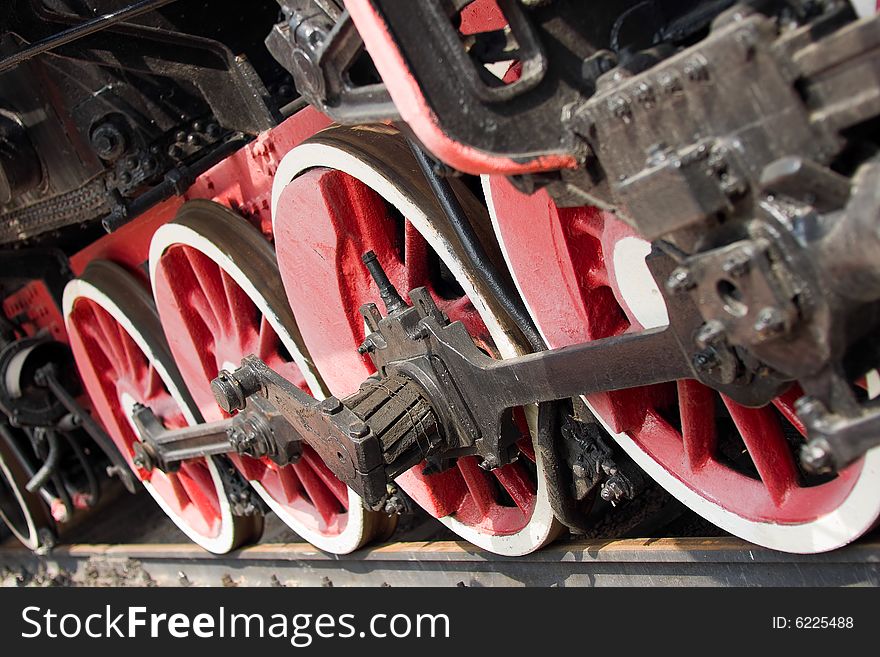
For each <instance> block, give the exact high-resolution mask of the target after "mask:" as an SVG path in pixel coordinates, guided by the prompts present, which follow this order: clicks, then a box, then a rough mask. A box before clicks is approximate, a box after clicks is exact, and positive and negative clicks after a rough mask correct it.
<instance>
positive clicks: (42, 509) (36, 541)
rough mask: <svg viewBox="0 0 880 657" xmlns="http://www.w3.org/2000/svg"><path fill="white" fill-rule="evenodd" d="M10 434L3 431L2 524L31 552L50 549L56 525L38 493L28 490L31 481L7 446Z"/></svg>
mask: <svg viewBox="0 0 880 657" xmlns="http://www.w3.org/2000/svg"><path fill="white" fill-rule="evenodd" d="M7 431H8V430H7V429H6V427H0V432H2V434H4V435H0V521H2V522H3V523H4V524H5V525H6V526H7V527H8V528H9V531H11V532H12V535H13V536H15V537H16V538H17V539H18V540H19V541H21V543H22V544H23V545H24V546H25V547H26V548H28V549H30V550H38V549H40V548H44V547H49V546H50V545H51V543H52V542H54V537H53V536H54V532H53V530H52V527H54V522H53V521H52V519H51V517H50V516H49V511H48V509H47V508H46V505H45V504H44V503H43V501H42V500H41V499H40V497H39V495H37V494H36V493H30V492H28V491H27V490H26V489H25V485H26V484H27V482H28V480H29V479H30V477H28V476H27V473H26V472H25V469H24V468H23V467H22V464H21V463H20V462H19V460H18V457H17V456H16V454H15V452H14V450H13V449H12V448H11V447H10V445H9V444H7V442H6V439H7V436H6V435H5V434H6V432H7Z"/></svg>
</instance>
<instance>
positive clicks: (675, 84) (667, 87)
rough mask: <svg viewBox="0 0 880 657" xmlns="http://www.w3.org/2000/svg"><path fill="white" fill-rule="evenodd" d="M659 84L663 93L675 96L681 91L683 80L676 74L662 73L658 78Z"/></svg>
mask: <svg viewBox="0 0 880 657" xmlns="http://www.w3.org/2000/svg"><path fill="white" fill-rule="evenodd" d="M657 82H658V83H659V84H660V89H662V90H663V93H666V94H674V93H676V92H678V91H681V78H679V77H678V76H677V75H676V74H675V73H672V72H666V73H661V74H660V76H659V77H658V78H657Z"/></svg>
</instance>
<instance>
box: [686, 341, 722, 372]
mask: <svg viewBox="0 0 880 657" xmlns="http://www.w3.org/2000/svg"><path fill="white" fill-rule="evenodd" d="M691 363H692V364H693V366H694V369H695V370H696V371H697V372H699V373H700V374H707V373H709V372H711V371H712V370H714V369H716V368H717V367H718V366H719V365H721V359H720V358H718V352H717V351H715V349H713V348H712V347H708V348H706V349H703V350H702V351H698V352H697V353H695V354H694V356H693V358H692V359H691Z"/></svg>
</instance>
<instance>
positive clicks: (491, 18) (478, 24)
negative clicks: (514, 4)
mask: <svg viewBox="0 0 880 657" xmlns="http://www.w3.org/2000/svg"><path fill="white" fill-rule="evenodd" d="M505 27H507V19H506V18H505V17H504V12H503V11H501V9H500V8H499V7H498V3H497V2H495V0H475V2H472V3H471V4H469V5H468V6H467V7H465V8H464V9H463V10H462V12H461V25H459V27H458V31H459V32H461V33H462V34H477V33H478V32H491V31H493V30H501V29H504V28H505Z"/></svg>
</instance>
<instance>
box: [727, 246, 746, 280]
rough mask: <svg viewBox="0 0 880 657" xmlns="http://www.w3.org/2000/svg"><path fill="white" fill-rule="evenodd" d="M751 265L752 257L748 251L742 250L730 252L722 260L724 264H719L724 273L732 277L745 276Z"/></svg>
mask: <svg viewBox="0 0 880 657" xmlns="http://www.w3.org/2000/svg"><path fill="white" fill-rule="evenodd" d="M751 267H752V259H751V257H750V256H749V254H748V253H745V252H743V251H737V252H736V253H733V254H731V256H730V257H729V258H727V260H725V261H724V264H722V265H721V268H722V269H723V270H724V273H725V274H727V275H728V276H732V277H734V278H740V277H741V276H745V275H746V274H748V273H749V269H751Z"/></svg>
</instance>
